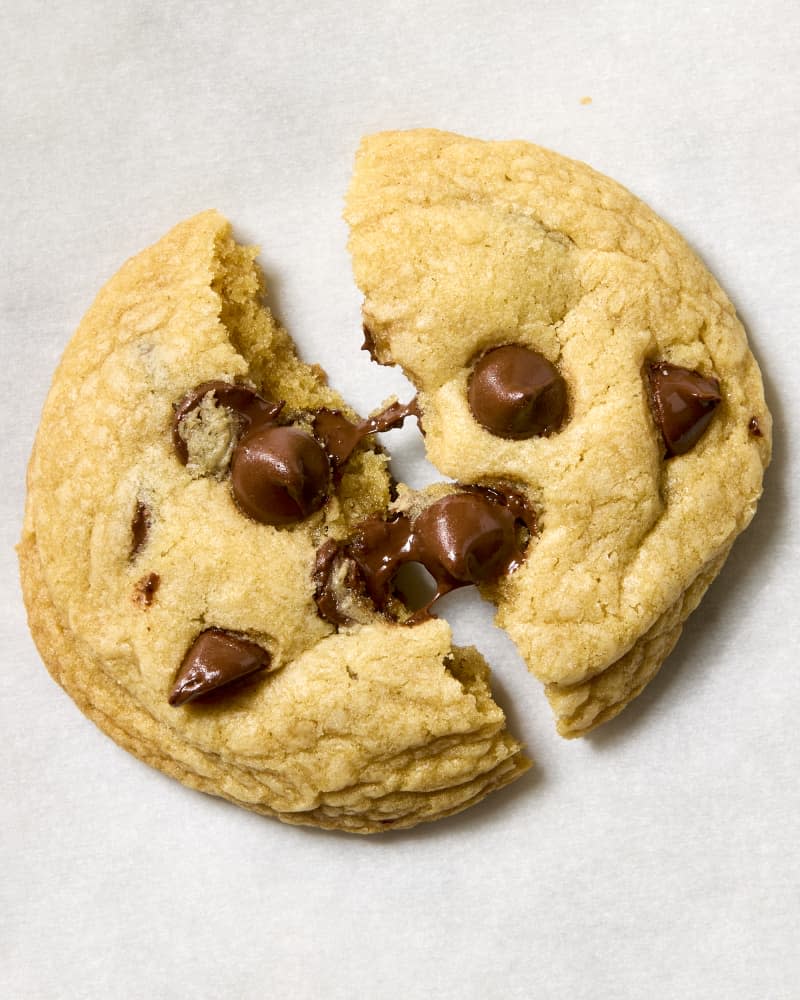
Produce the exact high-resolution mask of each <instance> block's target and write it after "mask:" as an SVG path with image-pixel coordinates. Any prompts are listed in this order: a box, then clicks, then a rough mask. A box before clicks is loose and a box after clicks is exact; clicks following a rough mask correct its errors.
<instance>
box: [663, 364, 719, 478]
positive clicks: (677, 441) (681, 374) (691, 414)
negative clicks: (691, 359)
mask: <svg viewBox="0 0 800 1000" xmlns="http://www.w3.org/2000/svg"><path fill="white" fill-rule="evenodd" d="M647 375H648V384H649V388H650V406H651V409H652V412H653V418H654V420H655V422H656V426H657V427H658V429H659V430H660V431H661V437H662V438H663V440H664V445H665V447H666V452H667V454H666V457H667V458H671V457H672V456H673V455H683V454H685V453H686V452H687V451H690V450H691V449H692V448H694V446H695V445H696V444H697V442H698V441H699V440H700V438H701V437H702V436H703V434H704V433H705V431H706V429H707V428H708V425H709V424H710V423H711V418H712V417H713V416H714V411H715V410H716V408H717V407H718V406H719V404H720V402H721V400H722V396H721V395H720V391H719V380H718V379H716V378H713V377H710V378H706V377H705V376H704V375H701V374H700V372H696V371H691V370H690V369H688V368H681V367H680V366H679V365H672V364H669V363H668V362H667V361H658V362H656V363H655V364H651V365H650V366H649V368H648V370H647Z"/></svg>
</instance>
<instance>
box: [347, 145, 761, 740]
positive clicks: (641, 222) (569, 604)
mask: <svg viewBox="0 0 800 1000" xmlns="http://www.w3.org/2000/svg"><path fill="white" fill-rule="evenodd" d="M346 218H347V221H348V222H349V224H350V227H351V236H350V244H349V245H350V250H351V253H352V258H353V268H354V273H355V278H356V282H357V284H358V286H359V287H360V289H361V291H362V292H363V294H364V305H363V316H364V324H365V330H366V332H367V344H368V345H369V346H370V347H371V350H372V353H373V356H374V358H375V359H376V360H377V361H379V362H381V363H384V364H399V365H401V366H402V367H403V369H404V371H405V372H406V373H407V374H408V376H409V377H410V378H411V379H412V380H413V382H414V383H415V385H416V386H417V388H418V390H419V406H420V409H421V412H422V423H423V425H424V429H425V444H426V448H427V452H428V457H429V458H430V460H431V461H432V462H433V463H434V464H435V465H436V466H437V467H438V468H439V469H440V470H441V472H442V473H444V474H445V475H447V476H450V477H452V478H453V479H455V480H458V481H460V482H467V483H479V484H485V485H487V486H492V485H495V484H505V485H506V486H511V487H512V488H514V489H516V490H517V491H519V492H521V493H522V494H524V496H525V497H526V498H527V500H528V501H529V503H530V504H531V505H532V506H533V507H534V508H535V510H536V513H537V519H538V523H539V528H540V530H539V533H538V535H537V537H536V538H535V539H533V541H532V544H531V545H530V546H529V549H528V552H527V554H526V558H525V561H524V563H523V564H522V565H521V566H520V567H519V569H517V570H516V571H515V572H514V573H513V574H511V575H509V576H508V577H506V578H504V579H503V580H502V581H501V582H500V583H499V584H496V585H491V586H485V587H484V588H483V592H484V594H485V596H486V597H488V598H489V599H490V600H492V601H493V602H494V603H495V604H496V605H497V622H498V624H499V625H501V626H502V627H503V628H505V629H506V630H507V631H508V633H509V634H510V635H511V637H512V638H513V639H514V641H515V643H516V645H517V647H518V648H519V650H520V653H521V654H522V656H523V657H524V659H525V661H526V663H527V664H528V667H529V668H530V670H531V671H532V672H533V673H534V674H535V675H536V676H537V677H539V678H540V679H541V680H542V681H543V682H544V683H545V685H546V692H547V696H548V698H549V700H550V703H551V705H552V707H553V710H554V712H555V715H556V721H557V726H558V730H559V732H560V733H561V734H562V735H563V736H568V737H572V736H580V735H583V734H584V733H587V732H589V731H590V730H591V729H593V728H594V727H595V726H597V725H599V724H600V723H602V722H605V721H606V720H607V719H610V718H612V717H613V716H614V715H616V714H617V713H618V712H619V711H620V710H621V709H622V708H623V707H624V706H625V705H626V704H627V703H628V702H629V701H630V700H631V699H632V698H633V697H635V696H636V695H637V694H638V693H639V692H640V691H641V690H642V688H643V687H644V685H645V684H646V683H647V682H648V681H649V680H650V679H651V678H652V677H653V676H654V675H655V673H656V672H657V670H658V668H659V666H660V664H661V663H662V661H663V660H664V658H665V657H666V656H667V654H668V653H669V651H670V650H671V649H672V647H673V646H674V644H675V642H676V641H677V638H678V636H679V634H680V631H681V626H682V623H683V621H684V620H685V618H686V616H687V615H688V614H689V613H690V612H691V611H692V610H693V608H694V607H695V606H696V605H697V603H698V602H699V600H700V598H701V597H702V595H703V593H704V592H705V590H706V588H707V587H708V585H709V584H710V583H711V581H712V580H713V579H714V577H715V576H716V575H717V573H718V572H719V570H720V568H721V566H722V564H723V562H724V560H725V556H726V555H727V553H728V551H729V549H730V547H731V544H732V543H733V541H734V539H735V538H736V536H737V535H738V534H739V533H740V532H741V531H742V530H743V529H744V528H745V527H746V526H747V524H748V523H749V521H750V519H751V518H752V516H753V514H754V512H755V508H756V503H757V500H758V498H759V496H760V494H761V487H762V477H763V471H764V469H765V467H766V466H767V464H768V462H769V457H770V444H771V419H770V415H769V412H768V410H767V408H766V405H765V402H764V395H763V387H762V382H761V376H760V373H759V370H758V366H757V364H756V362H755V360H754V359H753V356H752V354H751V352H750V350H749V349H748V345H747V340H746V336H745V332H744V330H743V328H742V325H741V323H740V322H739V321H738V319H737V317H736V314H735V311H734V309H733V307H732V306H731V304H730V302H729V301H728V299H727V298H726V296H725V294H724V292H723V291H722V290H721V289H720V287H719V285H718V284H717V282H716V281H715V280H714V278H713V277H712V276H711V274H709V272H708V271H707V270H706V268H705V267H704V266H703V265H702V263H701V262H700V261H699V260H698V259H697V257H696V256H695V255H694V254H693V253H692V251H691V250H690V249H689V247H688V246H687V245H686V243H685V242H684V241H683V239H682V238H681V237H680V236H679V235H678V233H676V232H675V230H674V229H672V228H671V227H670V226H669V225H667V223H665V222H664V221H663V220H662V219H660V218H659V217H658V216H657V215H656V214H655V213H654V212H653V211H652V210H651V209H649V208H648V207H647V206H646V205H644V204H643V203H642V202H641V201H639V200H638V199H637V198H635V197H634V196H633V195H632V194H630V193H629V192H628V191H626V190H625V189H624V188H622V187H621V186H620V185H619V184H616V183H615V182H614V181H612V180H610V179H608V178H607V177H604V176H602V175H601V174H598V173H596V172H595V171H593V170H592V169H590V168H589V167H587V166H586V165H584V164H581V163H577V162H574V161H572V160H568V159H566V158H564V157H562V156H559V155H557V154H555V153H552V152H549V151H548V150H545V149H541V148H539V147H537V146H534V145H531V144H529V143H525V142H482V141H479V140H474V139H465V138H462V137H460V136H457V135H452V134H448V133H442V132H436V131H429V130H420V131H410V132H389V133H383V134H379V135H375V136H371V137H368V138H366V139H365V140H364V141H363V143H362V145H361V148H360V150H359V152H358V154H357V158H356V168H355V173H354V176H353V180H352V184H351V187H350V191H349V195H348V199H347V208H346Z"/></svg>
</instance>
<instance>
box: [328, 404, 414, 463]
mask: <svg viewBox="0 0 800 1000" xmlns="http://www.w3.org/2000/svg"><path fill="white" fill-rule="evenodd" d="M419 416H420V412H419V405H418V403H417V399H416V396H415V397H414V399H412V400H411V402H410V403H391V404H390V405H389V406H387V407H386V408H385V409H383V410H381V411H380V413H377V414H376V415H375V416H374V417H367V419H366V420H362V421H360V422H359V423H357V424H354V423H353V422H352V421H351V420H348V419H347V417H345V416H344V414H343V413H342V412H341V411H340V410H319V411H318V412H317V414H316V416H315V417H314V433H315V434H316V436H317V437H318V438H319V439H320V441H322V443H323V444H324V445H325V450H326V452H327V453H328V457H329V458H330V460H331V463H332V465H333V467H334V468H339V467H340V466H342V465H344V463H345V462H346V461H347V460H348V458H350V456H351V455H352V454H353V452H354V451H355V449H356V448H357V446H358V444H359V443H360V442H361V441H362V440H363V439H364V438H365V437H366V436H367V435H368V434H379V433H383V432H384V431H390V430H393V429H394V428H395V427H402V425H403V421H404V420H405V419H406V417H417V418H419Z"/></svg>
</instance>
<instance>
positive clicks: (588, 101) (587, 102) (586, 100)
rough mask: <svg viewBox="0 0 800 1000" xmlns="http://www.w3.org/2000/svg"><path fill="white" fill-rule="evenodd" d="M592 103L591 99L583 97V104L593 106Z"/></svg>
mask: <svg viewBox="0 0 800 1000" xmlns="http://www.w3.org/2000/svg"><path fill="white" fill-rule="evenodd" d="M591 103H592V99H591V97H582V98H581V104H591Z"/></svg>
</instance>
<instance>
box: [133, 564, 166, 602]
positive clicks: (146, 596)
mask: <svg viewBox="0 0 800 1000" xmlns="http://www.w3.org/2000/svg"><path fill="white" fill-rule="evenodd" d="M160 583H161V577H160V576H159V575H158V573H146V574H145V575H144V576H143V577H142V578H141V580H139V581H137V583H136V586H135V587H134V588H133V599H134V601H135V602H136V603H137V604H138V605H139V606H140V607H142V608H149V607H150V605H151V604H152V603H153V598H154V597H155V593H156V591H157V590H158V585H159V584H160Z"/></svg>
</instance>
